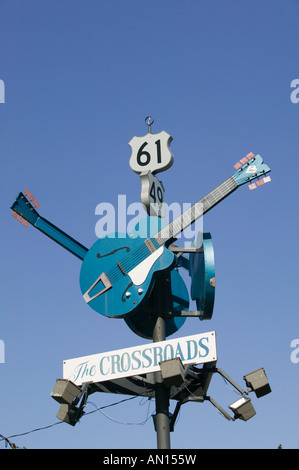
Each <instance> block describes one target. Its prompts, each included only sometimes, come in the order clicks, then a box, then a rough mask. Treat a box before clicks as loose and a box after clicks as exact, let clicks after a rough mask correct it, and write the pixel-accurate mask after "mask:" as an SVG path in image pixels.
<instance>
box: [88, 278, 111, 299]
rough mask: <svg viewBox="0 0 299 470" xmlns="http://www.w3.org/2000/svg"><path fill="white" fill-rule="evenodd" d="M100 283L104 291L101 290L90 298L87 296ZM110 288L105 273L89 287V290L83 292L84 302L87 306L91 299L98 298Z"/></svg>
mask: <svg viewBox="0 0 299 470" xmlns="http://www.w3.org/2000/svg"><path fill="white" fill-rule="evenodd" d="M100 281H101V282H102V284H103V286H104V289H102V290H101V291H100V292H98V293H97V294H95V295H94V296H93V297H90V296H89V292H90V291H91V290H92V289H93V288H94V287H95V286H96V285H97V284H98V283H99V282H100ZM111 287H112V284H111V282H110V281H109V279H108V277H107V275H106V274H105V273H102V274H101V275H100V276H99V277H98V279H97V280H96V281H95V282H94V283H93V284H92V286H90V288H89V289H88V290H87V291H86V292H85V294H83V299H84V300H85V302H86V303H87V304H88V303H89V302H91V301H92V300H93V299H95V298H96V297H99V296H100V295H102V294H103V293H104V292H106V291H107V290H108V289H110V288H111Z"/></svg>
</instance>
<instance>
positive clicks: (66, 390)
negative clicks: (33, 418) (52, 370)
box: [51, 379, 81, 405]
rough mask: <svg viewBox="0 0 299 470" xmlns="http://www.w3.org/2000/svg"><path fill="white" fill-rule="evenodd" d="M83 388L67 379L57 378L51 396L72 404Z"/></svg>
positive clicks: (63, 402)
mask: <svg viewBox="0 0 299 470" xmlns="http://www.w3.org/2000/svg"><path fill="white" fill-rule="evenodd" d="M80 393H81V389H80V388H79V387H77V385H75V384H74V383H73V382H71V381H70V380H66V379H57V380H56V384H55V386H54V388H53V390H52V393H51V397H53V398H54V400H56V401H58V403H62V404H66V405H67V404H71V403H72V402H73V400H74V398H76V397H77V396H78V395H79V394H80Z"/></svg>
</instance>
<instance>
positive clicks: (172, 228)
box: [154, 176, 238, 246]
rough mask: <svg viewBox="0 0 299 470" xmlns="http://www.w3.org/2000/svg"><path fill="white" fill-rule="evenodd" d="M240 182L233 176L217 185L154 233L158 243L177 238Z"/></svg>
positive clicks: (161, 243)
mask: <svg viewBox="0 0 299 470" xmlns="http://www.w3.org/2000/svg"><path fill="white" fill-rule="evenodd" d="M237 187H238V184H237V183H236V182H235V180H234V178H233V177H232V176H231V177H230V178H228V179H227V180H226V181H224V182H223V183H222V184H220V185H219V186H217V188H215V189H214V190H213V191H211V192H210V193H209V194H207V195H206V196H204V197H203V198H202V199H200V201H198V202H196V203H195V204H194V205H193V206H191V207H190V208H189V209H187V210H186V211H185V212H183V214H181V215H180V216H179V217H177V218H176V219H174V220H173V222H171V223H170V224H169V225H167V226H166V227H164V228H162V230H160V231H159V232H157V233H156V234H155V235H154V238H155V239H156V241H157V243H158V244H159V245H160V246H161V245H163V244H164V243H166V242H168V241H169V240H172V239H174V238H176V236H177V235H178V234H179V233H181V232H182V231H183V230H185V229H186V228H187V227H189V225H191V224H193V222H195V221H196V220H197V219H198V218H199V217H201V216H202V215H203V214H206V213H207V212H208V211H209V210H210V209H212V207H214V206H216V204H218V203H219V202H220V201H222V199H224V198H226V197H227V196H228V195H229V194H231V193H232V192H233V191H235V189H237Z"/></svg>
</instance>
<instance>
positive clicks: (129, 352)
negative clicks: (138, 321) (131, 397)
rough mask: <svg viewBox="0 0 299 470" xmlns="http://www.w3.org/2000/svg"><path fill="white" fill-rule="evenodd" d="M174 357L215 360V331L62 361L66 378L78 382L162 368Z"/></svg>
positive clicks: (186, 360) (197, 361)
mask: <svg viewBox="0 0 299 470" xmlns="http://www.w3.org/2000/svg"><path fill="white" fill-rule="evenodd" d="M175 357H180V358H181V361H182V362H183V364H203V363H206V362H213V361H216V360H217V351H216V332H215V331H212V332H209V333H201V334H198V335H193V336H186V337H184V338H177V339H171V340H166V341H160V342H156V343H150V344H144V345H142V346H135V347H132V348H127V349H118V350H116V351H110V352H106V353H101V354H94V355H91V356H84V357H79V358H76V359H69V360H66V361H64V362H63V378H64V379H68V380H71V381H72V382H74V383H75V384H76V385H82V384H83V383H84V382H93V383H96V382H104V381H106V380H114V379H119V378H121V377H130V376H133V375H140V374H145V373H148V372H156V371H159V370H160V366H159V362H162V361H165V360H167V359H173V358H175Z"/></svg>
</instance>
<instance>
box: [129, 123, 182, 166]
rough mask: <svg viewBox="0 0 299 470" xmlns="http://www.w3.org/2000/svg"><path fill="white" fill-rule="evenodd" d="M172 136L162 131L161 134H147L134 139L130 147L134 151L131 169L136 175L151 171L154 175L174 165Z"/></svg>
mask: <svg viewBox="0 0 299 470" xmlns="http://www.w3.org/2000/svg"><path fill="white" fill-rule="evenodd" d="M171 141H172V137H171V135H169V134H168V133H167V132H165V131H162V132H160V133H159V134H150V133H149V134H146V135H144V136H143V137H136V136H135V137H133V139H131V140H130V142H129V145H130V147H131V149H132V154H131V157H130V162H129V163H130V167H131V168H132V170H133V171H135V173H138V174H140V173H142V172H147V171H151V172H152V173H153V174H154V173H158V172H160V171H164V170H167V169H168V168H170V167H171V165H172V164H173V155H172V153H171V151H170V142H171Z"/></svg>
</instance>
